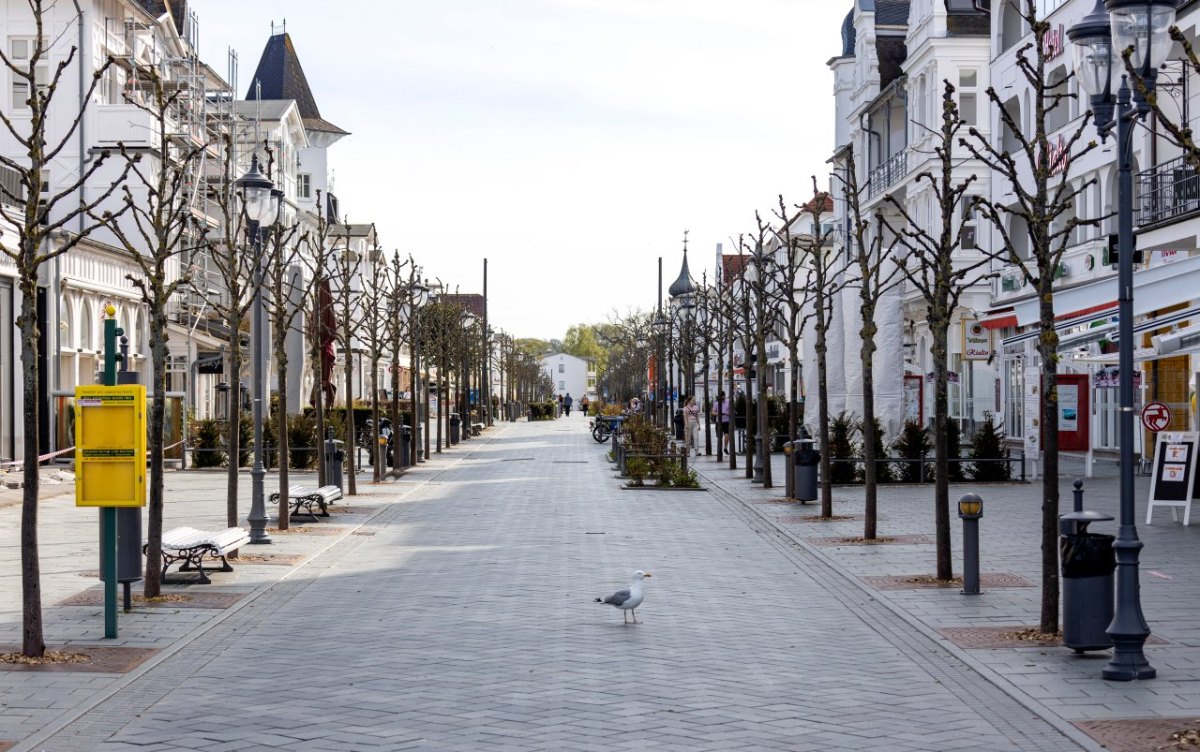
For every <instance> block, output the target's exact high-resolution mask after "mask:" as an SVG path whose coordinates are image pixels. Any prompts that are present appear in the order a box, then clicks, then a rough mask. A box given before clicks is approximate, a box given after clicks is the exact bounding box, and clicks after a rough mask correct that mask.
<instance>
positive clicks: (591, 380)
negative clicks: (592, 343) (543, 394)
mask: <svg viewBox="0 0 1200 752" xmlns="http://www.w3.org/2000/svg"><path fill="white" fill-rule="evenodd" d="M542 373H544V374H546V376H547V377H548V378H549V379H550V381H551V382H552V383H553V384H554V396H555V397H560V396H561V397H565V396H567V395H568V394H569V395H571V399H573V400H575V402H576V403H578V402H579V400H580V399H581V398H582V397H583V396H584V395H588V399H595V391H596V371H595V369H594V368H593V366H592V362H591V361H590V360H588V359H587V358H580V357H576V356H575V355H568V354H567V353H554V354H553V355H547V356H545V357H543V358H542Z"/></svg>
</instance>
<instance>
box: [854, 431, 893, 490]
mask: <svg viewBox="0 0 1200 752" xmlns="http://www.w3.org/2000/svg"><path fill="white" fill-rule="evenodd" d="M857 428H858V432H859V435H861V436H862V437H863V447H865V446H866V440H867V439H866V436H867V431H866V425H865V424H864V423H863V422H862V421H861V420H860V421H859V422H858V425H857ZM872 433H873V434H874V435H875V482H876V483H891V482H893V481H895V477H894V475H893V472H892V463H890V462H887V456H888V452H887V447H886V446H884V444H883V426H882V425H880V423H879V418H876V419H875V430H874V431H873V432H872ZM865 455H866V453H865V452H864V451H860V452H859V456H860V457H863V456H865ZM854 478H855V480H856V481H858V482H860V483H866V481H867V468H866V463H865V462H864V463H863V464H862V465H859V466H858V467H857V468H856V469H855V474H854Z"/></svg>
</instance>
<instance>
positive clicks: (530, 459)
mask: <svg viewBox="0 0 1200 752" xmlns="http://www.w3.org/2000/svg"><path fill="white" fill-rule="evenodd" d="M535 459H537V458H536V457H505V458H504V459H502V460H500V461H501V462H533V461H534V460H535Z"/></svg>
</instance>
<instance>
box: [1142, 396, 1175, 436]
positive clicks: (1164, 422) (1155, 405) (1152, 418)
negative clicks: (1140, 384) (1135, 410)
mask: <svg viewBox="0 0 1200 752" xmlns="http://www.w3.org/2000/svg"><path fill="white" fill-rule="evenodd" d="M1142 425H1143V426H1145V427H1146V430H1147V431H1152V432H1154V433H1158V432H1159V431H1162V430H1163V429H1165V428H1166V427H1167V426H1169V425H1171V408H1169V407H1167V406H1166V405H1165V404H1163V403H1162V402H1150V403H1148V404H1147V405H1146V406H1145V407H1143V408H1142Z"/></svg>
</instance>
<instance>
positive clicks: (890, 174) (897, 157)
mask: <svg viewBox="0 0 1200 752" xmlns="http://www.w3.org/2000/svg"><path fill="white" fill-rule="evenodd" d="M907 172H908V149H902V150H901V151H899V152H897V153H896V154H893V155H892V156H891V157H889V158H888V160H887V161H886V162H884V163H883V164H881V165H879V166H878V167H875V168H872V170H871V175H870V177H869V180H868V185H869V186H870V188H869V189H868V191H867V193H868V196H867V197H868V198H875V197H876V196H878V195H879V194H880V193H882V192H883V191H885V190H887V189H888V188H890V187H891V186H892V184H893V183H895V182H896V181H897V180H899V179H900V178H902V177H904V174H905V173H907Z"/></svg>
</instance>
